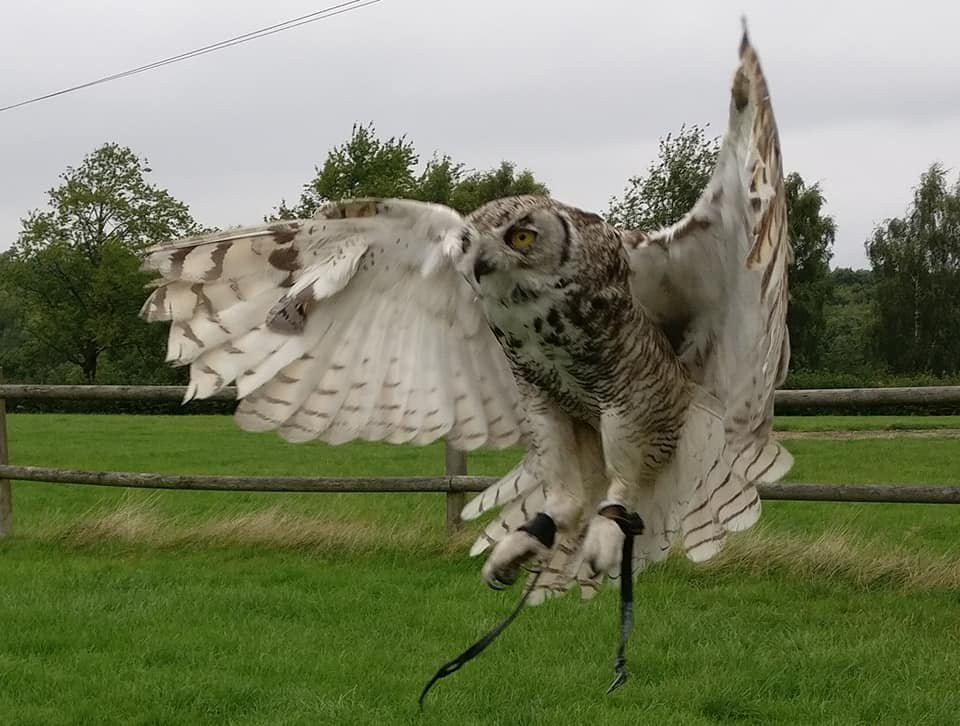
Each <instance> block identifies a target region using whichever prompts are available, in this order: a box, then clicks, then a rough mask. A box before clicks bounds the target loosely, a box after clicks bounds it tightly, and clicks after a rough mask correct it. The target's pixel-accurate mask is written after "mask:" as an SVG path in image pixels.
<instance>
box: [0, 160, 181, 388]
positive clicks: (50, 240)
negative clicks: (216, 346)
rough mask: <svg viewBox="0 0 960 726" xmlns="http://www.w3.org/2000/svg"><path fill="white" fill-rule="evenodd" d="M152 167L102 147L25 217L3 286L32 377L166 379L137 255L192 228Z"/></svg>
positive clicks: (68, 173)
mask: <svg viewBox="0 0 960 726" xmlns="http://www.w3.org/2000/svg"><path fill="white" fill-rule="evenodd" d="M150 171H151V170H150V169H149V167H148V166H147V162H146V160H145V159H141V158H139V157H138V156H137V155H136V154H135V153H134V152H133V151H131V150H130V149H129V148H126V147H123V146H119V145H117V144H105V145H103V146H101V147H100V148H98V149H96V150H95V151H94V152H93V153H91V154H89V155H88V156H87V157H86V158H85V159H84V160H83V163H82V164H81V165H80V166H79V167H76V168H73V167H68V168H67V170H66V171H65V172H64V173H63V174H61V175H60V178H61V180H62V182H61V184H60V185H59V186H58V187H56V188H54V189H51V190H50V191H49V192H48V197H49V206H48V208H47V209H43V210H34V211H32V212H30V213H29V214H28V215H27V216H26V218H24V220H23V227H22V231H21V232H20V236H19V238H18V240H17V242H16V243H15V244H14V245H13V247H12V249H11V250H10V252H9V254H8V255H7V259H6V260H5V262H4V269H3V287H4V289H5V290H6V292H7V294H13V295H15V296H16V297H17V299H18V301H19V304H20V305H21V309H22V311H23V317H22V325H23V333H24V335H25V337H27V338H29V340H30V341H31V344H32V345H35V356H34V358H33V360H32V362H31V364H32V370H33V376H31V377H33V378H34V379H37V378H41V377H49V376H51V375H53V373H52V372H54V371H59V372H60V374H62V373H63V371H65V370H69V368H70V367H75V369H77V370H78V371H79V373H80V375H81V377H82V380H83V381H85V382H88V383H92V382H94V381H98V380H103V379H104V375H103V371H102V370H101V369H102V367H103V364H104V363H105V362H106V363H107V364H108V365H107V369H108V370H109V371H110V376H108V377H109V378H111V379H114V380H115V379H117V378H120V379H128V378H129V379H130V380H133V379H135V378H136V379H139V380H153V379H156V378H157V377H160V379H161V380H162V379H165V378H166V379H169V377H170V375H171V374H169V373H167V372H166V370H165V366H164V364H163V358H164V356H163V349H164V344H163V340H162V338H163V331H162V330H161V329H158V326H147V325H144V324H143V322H142V321H141V320H139V318H138V317H137V312H138V310H139V308H140V305H141V304H142V302H143V299H144V295H145V293H144V289H143V288H144V285H145V283H146V282H147V280H148V277H147V276H146V275H145V274H144V273H142V272H140V270H139V267H140V253H141V252H142V251H143V249H144V248H145V247H147V246H148V245H150V244H153V243H156V242H160V241H163V240H168V239H171V238H176V237H181V236H184V235H188V234H190V233H192V232H194V231H196V224H195V223H194V221H193V219H192V217H191V216H190V213H189V210H188V209H187V206H186V205H185V204H183V203H182V202H179V201H177V200H176V199H174V198H173V197H172V196H171V195H170V194H169V193H168V192H167V191H166V190H164V189H161V188H160V187H158V186H156V185H154V184H151V183H149V182H148V181H147V180H146V178H145V177H146V174H148V173H149V172H150ZM124 362H125V366H124V365H122V364H123V363H124ZM148 374H149V375H148ZM134 377H135V378H134ZM145 377H146V378H145Z"/></svg>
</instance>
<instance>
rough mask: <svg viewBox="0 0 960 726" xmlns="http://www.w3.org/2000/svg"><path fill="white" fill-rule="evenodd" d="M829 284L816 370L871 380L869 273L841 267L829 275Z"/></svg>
mask: <svg viewBox="0 0 960 726" xmlns="http://www.w3.org/2000/svg"><path fill="white" fill-rule="evenodd" d="M830 281H831V290H830V298H829V300H827V302H826V304H825V306H824V318H825V323H826V325H825V330H824V337H823V350H822V352H821V355H820V366H819V367H820V368H821V369H822V370H825V371H830V372H831V373H853V374H859V375H860V376H862V377H864V378H869V379H872V378H873V377H874V376H875V374H876V373H877V372H878V371H877V368H878V366H877V363H876V362H875V361H874V360H873V358H872V356H871V349H870V334H871V331H872V330H873V328H874V327H875V309H874V305H873V274H872V273H871V272H870V270H851V269H849V268H843V267H841V268H838V269H836V270H833V271H832V272H831V273H830Z"/></svg>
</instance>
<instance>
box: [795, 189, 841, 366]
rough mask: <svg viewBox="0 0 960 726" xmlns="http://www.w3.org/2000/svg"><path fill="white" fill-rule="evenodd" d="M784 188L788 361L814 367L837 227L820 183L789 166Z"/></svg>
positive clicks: (823, 327) (818, 356)
mask: <svg viewBox="0 0 960 726" xmlns="http://www.w3.org/2000/svg"><path fill="white" fill-rule="evenodd" d="M784 192H785V196H786V202H787V226H788V228H789V234H790V242H791V243H792V244H793V255H794V261H793V267H792V268H791V269H790V307H789V308H788V310H787V327H788V328H789V330H790V349H791V354H790V355H791V366H792V367H794V368H798V369H805V370H814V369H816V368H818V367H819V366H820V364H821V355H822V352H823V350H824V347H825V336H826V331H827V319H826V308H825V306H826V304H827V301H828V300H829V299H830V294H831V289H832V281H831V277H830V258H831V257H832V256H833V252H832V247H833V242H834V238H835V237H836V231H837V227H836V224H835V223H834V221H833V217H830V216H828V215H826V214H824V213H823V206H824V204H825V203H826V200H825V199H824V197H823V193H822V191H821V190H820V185H819V184H814V185H812V186H807V185H806V184H805V183H804V181H803V179H802V178H801V177H800V175H799V174H797V173H796V172H793V173H791V174H788V175H787V177H786V179H784Z"/></svg>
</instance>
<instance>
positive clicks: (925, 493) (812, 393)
mask: <svg viewBox="0 0 960 726" xmlns="http://www.w3.org/2000/svg"><path fill="white" fill-rule="evenodd" d="M184 391H185V389H184V387H182V386H45V385H0V536H4V535H6V534H9V533H10V531H11V528H12V508H13V507H12V493H11V487H10V482H11V481H12V480H22V481H38V482H50V483H57V484H81V485H95V486H115V487H139V488H149V489H188V490H191V489H192V490H217V491H271V492H442V493H445V494H446V495H447V496H446V522H447V528H448V531H453V530H455V529H456V528H457V527H458V526H459V525H460V519H459V513H460V510H461V508H462V507H463V504H464V502H465V497H466V495H467V493H469V492H478V491H481V490H483V489H484V488H485V487H487V486H489V485H490V484H491V483H492V482H493V481H495V478H493V477H478V476H473V477H471V476H467V475H466V474H467V467H466V456H465V454H464V453H463V452H461V451H456V450H455V449H452V448H451V447H449V446H448V447H447V449H446V475H445V476H440V477H385V478H364V477H356V478H349V479H337V478H327V477H291V476H276V477H262V476H195V475H171V474H153V473H138V472H110V471H81V470H74V469H53V468H48V467H39V466H14V465H11V464H10V463H9V450H8V445H7V430H6V399H15V400H28V399H62V400H94V399H97V400H114V401H116V400H154V401H155V400H170V401H176V400H181V399H182V398H183V395H184ZM216 397H217V398H219V399H225V400H229V399H232V398H235V393H234V391H233V390H231V389H228V390H225V391H222V392H221V393H219V394H217V396H216ZM776 404H777V405H778V406H781V405H788V406H790V407H791V408H792V409H794V410H802V409H804V408H807V409H823V408H830V407H838V406H850V405H856V406H858V407H862V408H871V407H882V406H890V405H905V406H930V405H956V404H960V386H937V387H927V388H856V389H824V390H806V391H778V392H777V397H776ZM760 496H761V497H762V498H763V499H780V500H792V501H820V502H900V503H915V504H960V487H944V486H926V485H899V484H860V485H854V484H784V483H780V484H767V485H763V486H761V487H760Z"/></svg>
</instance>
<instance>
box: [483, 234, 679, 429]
mask: <svg viewBox="0 0 960 726" xmlns="http://www.w3.org/2000/svg"><path fill="white" fill-rule="evenodd" d="M604 247H605V248H602V249H596V248H594V249H589V248H588V249H585V250H584V251H583V252H584V254H583V255H582V257H581V260H578V261H577V262H578V263H579V264H578V265H577V271H578V274H576V275H574V276H572V277H571V278H570V279H567V278H563V277H559V278H558V279H557V280H556V282H555V284H554V285H553V286H552V287H548V288H545V289H542V290H540V291H537V292H531V291H529V290H525V289H522V288H520V287H519V286H516V287H514V288H513V290H512V291H511V294H510V295H507V296H504V297H502V298H500V299H499V300H498V301H497V302H495V303H493V304H489V305H487V306H486V307H487V315H488V318H489V321H490V326H491V330H492V331H493V333H494V335H495V336H496V338H497V340H498V341H499V342H500V345H501V346H502V347H503V349H504V351H505V353H506V355H507V358H508V359H509V361H510V364H511V366H512V368H513V370H514V373H515V375H517V376H518V377H519V378H522V379H523V380H525V381H527V382H528V383H530V384H532V385H534V386H536V387H537V388H539V389H540V390H541V391H542V392H543V393H545V394H546V395H547V396H548V397H549V398H551V399H553V400H555V401H556V402H557V403H558V404H559V405H560V406H561V407H562V408H563V409H565V410H567V411H568V412H569V413H570V414H572V415H574V416H577V417H581V418H595V417H596V416H598V415H599V414H600V412H602V410H603V409H605V408H607V407H608V406H610V405H613V404H616V403H624V402H626V401H625V399H628V398H629V397H630V396H631V392H632V391H633V390H634V388H635V387H636V385H637V384H638V383H639V381H638V380H637V379H638V376H640V377H642V376H644V375H646V376H659V375H663V374H664V372H666V373H667V374H668V375H669V376H671V377H672V376H675V375H677V373H678V363H677V361H676V355H675V354H674V352H673V349H672V348H671V347H670V345H669V343H668V341H667V340H666V338H665V337H664V335H663V333H662V332H661V331H660V330H659V328H657V327H656V326H655V325H654V324H653V322H652V321H651V320H650V319H649V318H648V317H647V316H646V314H645V313H644V311H643V310H642V309H641V308H640V307H639V306H637V305H636V303H635V302H634V299H633V297H632V295H631V293H630V288H629V283H628V268H627V264H626V260H625V259H624V258H623V255H622V254H621V252H620V247H619V245H618V246H617V247H616V248H614V247H613V246H612V245H611V246H604Z"/></svg>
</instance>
